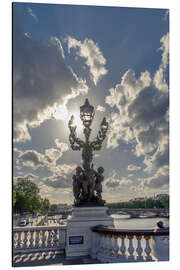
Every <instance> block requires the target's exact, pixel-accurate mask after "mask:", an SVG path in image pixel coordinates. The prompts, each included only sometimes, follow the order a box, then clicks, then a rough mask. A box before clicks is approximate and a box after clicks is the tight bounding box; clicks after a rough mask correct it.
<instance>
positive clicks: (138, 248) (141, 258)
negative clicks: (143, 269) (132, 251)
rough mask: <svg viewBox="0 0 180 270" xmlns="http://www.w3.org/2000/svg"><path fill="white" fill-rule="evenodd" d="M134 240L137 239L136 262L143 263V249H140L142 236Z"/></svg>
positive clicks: (137, 236)
mask: <svg viewBox="0 0 180 270" xmlns="http://www.w3.org/2000/svg"><path fill="white" fill-rule="evenodd" d="M136 239H137V248H136V252H137V261H139V262H141V261H143V255H142V253H143V249H142V247H141V239H142V236H141V235H136Z"/></svg>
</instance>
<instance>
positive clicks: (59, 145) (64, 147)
mask: <svg viewBox="0 0 180 270" xmlns="http://www.w3.org/2000/svg"><path fill="white" fill-rule="evenodd" d="M54 142H55V144H56V146H57V148H59V149H60V150H61V152H66V151H67V150H68V149H69V146H68V144H67V143H63V142H61V141H60V140H59V139H58V138H57V139H55V140H54Z"/></svg>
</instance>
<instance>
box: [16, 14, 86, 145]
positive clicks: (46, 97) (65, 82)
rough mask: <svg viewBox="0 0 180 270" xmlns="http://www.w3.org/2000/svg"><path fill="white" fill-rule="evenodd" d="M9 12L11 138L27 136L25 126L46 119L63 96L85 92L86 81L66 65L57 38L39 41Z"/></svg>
mask: <svg viewBox="0 0 180 270" xmlns="http://www.w3.org/2000/svg"><path fill="white" fill-rule="evenodd" d="M24 32H25V31H24V30H23V27H22V25H21V24H20V23H19V22H18V16H17V14H16V12H15V10H14V16H13V109H14V111H13V129H14V134H13V135H14V141H16V142H20V141H22V142H25V141H27V140H30V139H31V137H30V134H29V130H28V129H29V128H33V127H37V126H38V125H40V124H41V123H42V122H44V121H45V120H47V119H50V118H51V117H52V115H53V113H54V112H55V110H56V109H57V107H58V108H59V107H60V106H61V105H62V106H64V104H65V103H67V100H69V99H72V98H75V97H76V96H78V95H80V94H86V93H87V92H88V87H87V85H86V82H85V81H84V80H83V79H81V78H79V77H78V76H77V75H76V74H75V73H74V72H73V71H72V69H71V68H70V67H69V66H67V64H66V61H65V58H64V52H63V49H62V45H61V42H60V40H59V39H58V38H57V37H52V38H50V40H49V42H47V43H45V42H44V43H42V42H41V41H38V40H33V39H32V38H27V37H26V36H25V35H24Z"/></svg>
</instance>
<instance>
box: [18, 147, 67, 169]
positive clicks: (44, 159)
mask: <svg viewBox="0 0 180 270" xmlns="http://www.w3.org/2000/svg"><path fill="white" fill-rule="evenodd" d="M67 150H68V147H67V145H66V144H65V143H62V145H61V148H60V149H55V148H48V149H45V153H44V154H41V153H39V152H37V151H36V150H33V149H30V150H25V151H18V152H17V153H18V157H17V160H16V165H17V168H18V169H19V170H20V169H21V168H22V167H29V168H31V169H33V170H36V169H38V168H39V167H46V168H47V169H48V170H52V168H54V166H57V165H56V162H57V161H58V159H59V158H60V157H62V155H63V153H64V152H66V151H67Z"/></svg>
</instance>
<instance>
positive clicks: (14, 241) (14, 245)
mask: <svg viewBox="0 0 180 270" xmlns="http://www.w3.org/2000/svg"><path fill="white" fill-rule="evenodd" d="M17 238H18V233H17V232H13V248H14V249H15V248H16V247H17Z"/></svg>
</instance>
